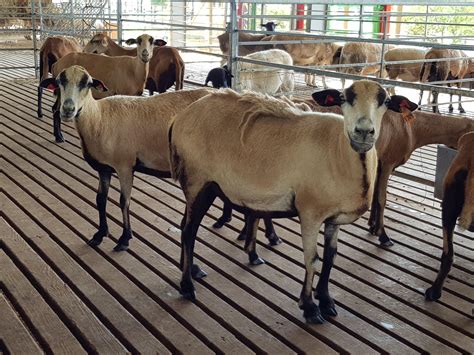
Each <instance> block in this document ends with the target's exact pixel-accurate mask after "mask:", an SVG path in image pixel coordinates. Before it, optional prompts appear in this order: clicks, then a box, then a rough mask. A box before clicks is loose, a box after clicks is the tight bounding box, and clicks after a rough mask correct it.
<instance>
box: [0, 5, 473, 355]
mask: <svg viewBox="0 0 474 355" xmlns="http://www.w3.org/2000/svg"><path fill="white" fill-rule="evenodd" d="M275 24H276V27H275ZM264 25H267V26H264ZM272 25H273V26H272ZM98 33H104V34H106V35H108V36H109V37H110V38H111V39H112V40H113V41H114V42H116V43H117V44H119V45H122V46H126V44H125V41H126V40H127V39H129V38H136V37H137V36H139V35H141V34H143V33H147V34H149V35H152V36H153V37H154V38H155V39H163V40H164V41H166V42H167V47H174V48H176V49H177V50H178V51H179V54H180V56H181V57H182V59H183V61H184V65H185V70H184V90H190V89H195V88H198V87H202V86H203V85H204V82H205V80H206V76H207V74H208V72H209V71H210V70H211V69H213V68H217V67H221V66H222V65H223V64H227V67H228V70H229V72H230V73H232V78H231V86H232V88H233V89H234V90H237V91H243V90H245V89H249V85H254V82H253V80H256V79H255V78H258V80H259V83H260V84H259V85H260V86H258V87H259V88H260V89H261V90H263V92H265V93H267V94H269V95H273V96H276V97H281V96H286V97H287V98H289V99H296V100H298V99H299V100H300V102H301V100H303V101H304V100H306V102H308V100H310V101H311V93H313V92H314V91H316V90H321V89H322V86H327V87H329V88H334V89H338V90H339V89H341V87H342V86H345V87H346V88H347V87H348V86H350V85H351V83H352V82H353V81H357V80H360V79H366V78H369V79H370V80H373V81H376V82H378V83H380V84H381V85H382V86H383V87H385V88H386V89H387V90H389V91H390V92H391V90H394V91H395V92H396V93H397V94H400V95H404V96H406V97H408V98H409V99H410V100H411V101H413V102H418V98H419V93H420V91H421V92H424V96H423V99H422V100H421V99H420V100H421V103H420V105H419V106H420V111H417V112H415V113H414V120H413V121H410V122H406V123H404V124H406V125H407V127H408V128H407V131H410V132H411V131H413V132H414V133H413V136H412V135H411V134H412V133H410V137H407V138H406V141H405V140H403V139H402V141H400V142H399V146H398V147H397V149H394V151H393V152H391V153H393V154H395V155H396V154H397V152H398V151H400V152H402V153H400V155H402V154H405V153H403V152H404V151H405V150H407V148H406V147H407V146H409V145H410V144H412V142H413V141H416V140H417V139H418V142H423V143H420V144H419V145H417V146H416V148H417V149H416V150H414V151H413V152H411V151H409V153H407V154H408V156H407V157H406V158H407V159H408V157H410V159H408V161H406V162H405V160H403V157H400V160H403V162H405V163H404V164H403V165H400V166H396V170H394V171H393V173H392V174H391V175H390V178H389V181H388V188H387V198H386V200H387V201H386V209H385V229H386V232H387V234H388V235H389V236H390V238H391V239H392V240H393V242H394V245H393V246H390V247H381V246H380V244H379V241H378V240H377V237H376V236H373V235H371V233H370V228H369V226H368V219H369V212H366V213H365V214H364V215H362V216H361V217H360V218H359V219H357V220H356V221H355V222H354V223H352V224H347V225H343V226H341V230H340V232H339V245H338V256H337V258H336V259H335V265H334V268H333V271H332V274H331V280H330V284H329V288H330V292H331V293H332V295H333V297H334V299H335V303H336V307H337V310H338V311H337V313H338V314H337V316H335V317H326V322H325V323H324V324H318V325H315V324H308V323H306V322H305V318H304V317H303V314H302V312H301V311H300V309H299V308H298V300H299V297H300V292H301V287H302V284H303V280H304V272H305V265H304V263H303V247H302V242H301V236H300V224H299V220H298V219H297V218H288V219H276V220H275V227H276V232H277V234H278V235H279V236H280V238H281V239H282V241H283V243H281V244H279V245H276V246H271V245H269V244H268V242H267V241H266V239H265V237H264V232H265V229H264V228H263V226H260V228H259V231H258V242H257V243H258V248H259V253H260V256H261V257H262V258H263V259H264V260H265V264H264V265H249V263H248V258H247V255H246V253H245V252H244V251H243V250H242V248H243V242H242V241H239V240H237V236H238V234H239V231H240V230H241V229H242V227H243V225H244V221H245V219H244V217H243V216H242V215H241V214H239V213H237V212H236V213H234V215H233V219H232V220H231V221H230V222H228V223H226V224H225V225H224V226H223V227H222V228H220V229H216V228H213V224H214V223H215V222H216V220H217V219H218V218H219V217H220V216H221V214H222V210H223V204H222V202H220V201H216V202H215V203H214V204H213V205H212V207H211V208H210V209H209V211H208V212H207V214H206V215H205V217H204V219H203V221H202V224H201V227H200V229H199V231H198V236H197V243H196V249H195V259H197V261H198V262H199V263H200V264H201V265H202V266H203V268H205V270H206V271H207V273H208V276H207V277H205V278H202V279H200V280H199V281H195V286H196V292H197V299H196V301H194V302H190V301H187V300H184V299H183V298H182V297H181V295H180V292H179V291H180V277H181V271H180V268H179V267H180V265H179V264H180V262H179V261H180V250H181V249H180V248H181V241H180V235H181V231H180V223H181V220H182V218H183V211H184V209H185V204H186V199H185V197H184V195H183V193H182V191H181V189H180V185H179V183H178V182H176V181H174V180H172V179H169V178H157V177H154V176H150V175H145V174H141V173H139V172H137V173H136V174H135V180H134V183H133V190H132V195H131V207H130V216H131V218H130V219H131V224H132V225H133V236H134V238H133V239H132V240H131V242H130V247H129V248H128V250H126V251H122V252H113V251H112V247H113V244H115V242H116V241H117V240H118V236H119V235H120V233H121V229H122V213H121V200H120V185H119V181H118V179H117V176H116V175H115V174H114V175H113V177H112V180H111V183H110V193H109V196H108V202H109V204H108V209H107V218H108V220H109V228H110V233H111V236H110V238H107V239H105V240H104V242H103V243H102V244H101V245H100V246H96V247H91V246H89V245H88V241H89V240H90V238H91V236H92V235H94V233H95V232H96V231H97V228H98V226H99V224H98V219H97V207H96V192H97V185H98V178H97V173H96V172H95V171H94V170H93V169H92V168H91V167H90V166H89V164H88V163H87V162H86V161H85V160H84V159H83V154H82V152H81V137H80V135H79V134H78V132H77V130H76V129H75V127H74V124H72V123H63V124H62V130H63V133H64V136H65V138H66V141H65V142H63V143H57V142H55V140H54V137H53V135H52V133H51V132H52V131H53V119H52V118H53V114H52V112H51V110H50V108H51V107H52V106H53V103H54V101H55V97H54V95H53V94H52V93H50V92H48V91H45V92H44V99H43V103H42V106H43V111H44V116H43V117H41V118H38V117H37V93H38V84H39V79H40V76H41V73H40V56H39V55H40V49H41V48H42V45H43V43H44V42H45V40H46V39H47V38H48V37H51V36H66V37H73V38H75V39H76V40H77V42H78V43H79V44H80V45H81V46H82V47H84V46H85V45H86V44H87V43H88V42H89V41H90V39H91V38H92V37H93V36H94V35H96V34H98ZM351 46H353V47H357V48H359V50H355V52H350V48H351ZM361 48H362V49H361ZM364 48H365V49H364ZM367 48H369V49H367ZM269 49H281V50H283V51H285V52H286V53H288V54H289V56H290V57H291V63H290V64H288V63H286V64H285V63H281V62H277V61H273V59H272V57H260V56H259V55H260V54H261V53H263V52H265V51H266V50H269ZM393 49H402V51H400V52H399V53H402V54H397V55H394V56H393V57H388V56H387V52H390V51H391V50H393ZM403 50H405V51H406V52H409V51H410V50H411V51H412V52H417V53H422V55H421V57H417V58H414V57H413V58H412V57H410V58H408V57H404V56H403V55H404V54H403V53H405V52H403ZM437 50H439V51H445V52H449V53H451V54H450V55H449V56H444V57H442V56H441V57H437V58H435V57H430V56H427V55H426V53H428V52H430V51H434V52H435V51H437ZM251 53H255V54H257V55H255V56H252V54H251ZM259 53H260V54H259ZM392 53H394V52H392ZM249 54H250V56H248V55H249ZM459 63H461V64H460V65H465V70H464V71H463V72H462V74H456V73H455V72H454V69H452V70H451V69H448V71H449V75H447V76H446V77H443V78H440V77H439V75H438V72H439V71H437V70H438V69H436V68H446V67H447V68H454V67H455V66H456V65H458V64H459ZM43 64H44V63H43ZM394 68H398V69H399V71H400V73H401V72H404V73H405V74H399V75H394V76H393V77H391V76H390V70H393V69H394ZM423 70H426V75H425V78H423V72H421V73H420V71H423ZM450 70H451V71H450ZM119 72H120V68H117V75H120V74H119ZM437 75H438V76H437ZM473 75H474V2H472V1H470V0H449V1H448V0H430V1H427V0H392V1H391V2H390V3H389V4H388V3H387V2H384V1H382V0H368V1H361V0H344V1H338V0H314V1H313V0H312V1H307V0H295V1H293V0H246V1H245V0H242V1H241V0H228V1H224V0H222V1H219V0H208V1H205V0H199V1H198V0H182V1H173V0H134V1H132V0H2V2H1V5H0V127H1V130H0V137H1V138H0V149H1V150H0V152H1V154H0V161H1V163H0V167H1V171H0V196H1V197H0V201H1V210H0V352H1V353H5V354H9V353H11V354H20V353H21V354H22V353H41V352H43V353H66V352H67V353H74V354H75V353H86V352H87V353H189V354H201V353H231V354H233V353H310V354H316V353H321V354H329V353H356V354H369V353H403V354H407V353H435V354H441V353H442V354H451V353H463V354H469V353H473V352H474V342H473V340H472V339H473V337H474V322H473V315H474V313H473V312H474V308H473V302H474V276H473V275H474V235H473V234H472V232H470V231H466V230H460V229H456V230H455V231H454V256H455V259H454V263H453V266H452V268H451V270H450V273H449V275H448V277H447V280H446V282H445V284H444V288H443V294H442V296H441V298H439V299H438V300H436V301H434V302H429V301H427V300H426V299H425V290H426V289H427V288H428V287H430V285H431V284H432V282H433V280H434V279H435V278H436V275H437V273H438V270H439V268H440V255H441V254H442V252H443V245H445V244H443V224H442V209H441V200H440V197H441V196H440V195H438V194H437V195H436V197H435V195H434V190H435V188H437V189H438V190H442V188H441V185H442V184H441V183H442V178H443V174H444V171H443V169H444V170H445V169H446V168H447V167H448V166H449V164H450V161H451V159H452V156H453V155H454V154H455V153H456V151H455V150H454V151H453V150H449V149H448V148H447V147H445V146H443V147H441V146H438V145H437V144H449V145H451V144H450V142H457V138H459V137H458V136H460V135H461V133H464V132H465V131H466V128H465V127H471V128H470V129H471V130H472V127H474V119H473V116H474V103H473V97H474V91H472V84H473V82H474V76H473ZM283 77H285V78H290V80H291V83H292V85H291V87H289V88H288V87H286V88H285V86H278V88H276V89H273V88H270V84H268V83H269V82H270V81H271V80H274V79H275V78H277V80H283V79H282V78H283ZM285 80H286V79H285ZM261 83H263V84H261ZM262 85H263V86H262ZM256 87H257V86H252V87H250V88H254V89H255V88H256ZM174 89H175V88H174V87H171V88H170V89H169V90H168V91H174ZM148 95H149V92H148V91H147V90H145V92H144V93H143V96H148ZM155 95H159V94H158V93H155ZM428 96H431V97H437V102H434V101H432V99H431V98H428ZM450 104H452V105H453V109H450V108H449V105H450ZM458 104H461V105H462V107H463V110H459V109H458ZM433 110H435V111H439V114H437V115H434V114H433V115H432V116H430V114H427V113H428V112H431V111H433ZM157 111H159V110H157ZM461 111H464V112H461ZM157 114H160V112H157ZM422 117H427V118H422ZM430 117H432V119H431V120H430ZM433 117H435V118H436V120H435V119H433ZM453 117H456V119H457V120H459V122H461V120H462V122H463V128H462V129H459V130H457V129H456V128H452V127H450V124H451V123H450V122H452V121H453ZM421 122H424V123H423V124H425V126H421V124H422V123H421ZM417 125H418V126H417ZM437 127H438V128H437ZM439 127H442V128H439ZM444 127H446V129H445V128H444ZM444 129H445V130H444ZM443 130H444V131H443ZM467 130H469V128H467ZM448 131H449V132H454V131H456V133H449V134H448V133H446V132H448ZM459 132H461V133H459ZM448 135H449V137H447V136H448ZM440 137H442V138H440ZM209 145H212V142H209ZM454 145H455V144H454ZM450 154H451V157H449V155H450ZM472 154H474V152H472ZM203 159H205V157H203ZM274 159H275V160H277V159H278V157H274ZM443 167H444V168H443ZM470 169H471V170H472V169H474V168H473V167H471V168H470ZM262 174H265V171H262ZM471 176H472V175H471ZM315 179H317V176H315ZM334 179H337V177H334ZM472 199H474V196H467V197H466V199H465V201H464V203H465V204H467V203H474V202H473V201H472ZM320 234H321V236H320V241H319V248H320V250H322V248H323V243H324V238H323V236H322V231H321V233H320ZM320 255H321V259H323V257H322V255H323V254H322V253H320ZM319 264H321V263H319ZM320 272H321V265H319V266H318V271H317V277H318V275H319V274H320Z"/></svg>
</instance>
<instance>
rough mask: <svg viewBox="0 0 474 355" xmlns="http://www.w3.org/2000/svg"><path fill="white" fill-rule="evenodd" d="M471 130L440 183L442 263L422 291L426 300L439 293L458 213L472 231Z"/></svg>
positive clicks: (473, 172) (450, 255)
mask: <svg viewBox="0 0 474 355" xmlns="http://www.w3.org/2000/svg"><path fill="white" fill-rule="evenodd" d="M473 152H474V131H473V132H470V133H466V134H465V135H463V136H462V137H461V138H460V139H459V142H458V153H457V154H456V157H455V158H454V160H453V162H452V163H451V166H450V167H449V169H448V171H447V173H446V176H445V178H444V183H443V195H444V196H443V202H442V203H441V206H442V221H443V253H442V255H441V266H440V270H439V272H438V276H437V277H436V279H435V281H434V282H433V285H432V286H431V287H430V288H428V289H427V290H426V292H425V298H426V300H428V301H435V300H437V299H439V298H440V297H441V292H442V289H443V284H444V281H445V279H446V277H447V276H448V273H449V270H450V269H451V265H452V264H453V254H454V251H453V231H454V226H455V225H456V220H457V219H458V217H459V225H460V226H461V228H463V229H467V230H469V231H470V232H474V154H473Z"/></svg>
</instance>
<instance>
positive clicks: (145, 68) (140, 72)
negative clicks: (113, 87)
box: [134, 56, 150, 95]
mask: <svg viewBox="0 0 474 355" xmlns="http://www.w3.org/2000/svg"><path fill="white" fill-rule="evenodd" d="M134 58H135V68H134V77H135V78H137V79H140V82H143V87H142V88H141V91H143V90H144V89H145V84H146V79H147V78H148V72H149V69H150V62H149V61H148V62H147V63H144V62H143V61H142V60H141V59H140V57H138V56H136V57H134ZM140 95H141V93H140Z"/></svg>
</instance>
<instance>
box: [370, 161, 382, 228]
mask: <svg viewBox="0 0 474 355" xmlns="http://www.w3.org/2000/svg"><path fill="white" fill-rule="evenodd" d="M381 171H382V162H381V161H380V160H379V161H378V163H377V175H376V177H375V184H374V194H373V196H372V204H371V206H370V217H369V221H368V225H369V232H370V234H372V235H374V234H375V229H374V228H375V221H376V220H377V219H378V210H377V208H378V200H379V184H380V173H381Z"/></svg>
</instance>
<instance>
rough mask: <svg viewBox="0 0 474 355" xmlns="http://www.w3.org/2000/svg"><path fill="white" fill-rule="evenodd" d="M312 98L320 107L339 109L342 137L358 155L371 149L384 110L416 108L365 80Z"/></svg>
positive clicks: (407, 101) (411, 109)
mask: <svg viewBox="0 0 474 355" xmlns="http://www.w3.org/2000/svg"><path fill="white" fill-rule="evenodd" d="M313 99H314V100H315V101H316V102H317V103H318V104H319V105H321V106H333V105H340V106H341V110H342V114H343V116H344V134H345V135H346V137H347V138H348V139H349V141H350V144H351V147H352V149H354V150H355V151H356V152H358V153H365V152H367V151H369V150H370V149H372V147H373V146H374V144H375V142H376V141H377V138H378V136H379V132H380V127H381V124H382V117H383V115H384V114H385V112H386V111H387V109H388V108H390V109H392V110H394V111H397V112H401V110H403V109H404V108H406V109H407V110H410V111H413V110H415V109H416V108H417V107H418V106H417V105H416V104H414V103H413V102H411V101H409V100H408V99H407V98H405V97H403V96H399V95H394V96H393V97H390V96H388V95H387V92H386V91H385V89H384V88H382V87H381V86H380V85H379V84H378V83H376V82H374V81H369V80H361V81H356V82H354V83H353V84H352V85H351V86H350V87H348V88H347V89H346V90H344V92H343V93H342V94H341V93H340V92H339V91H338V90H334V89H330V90H323V91H320V92H315V93H314V94H313Z"/></svg>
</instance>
